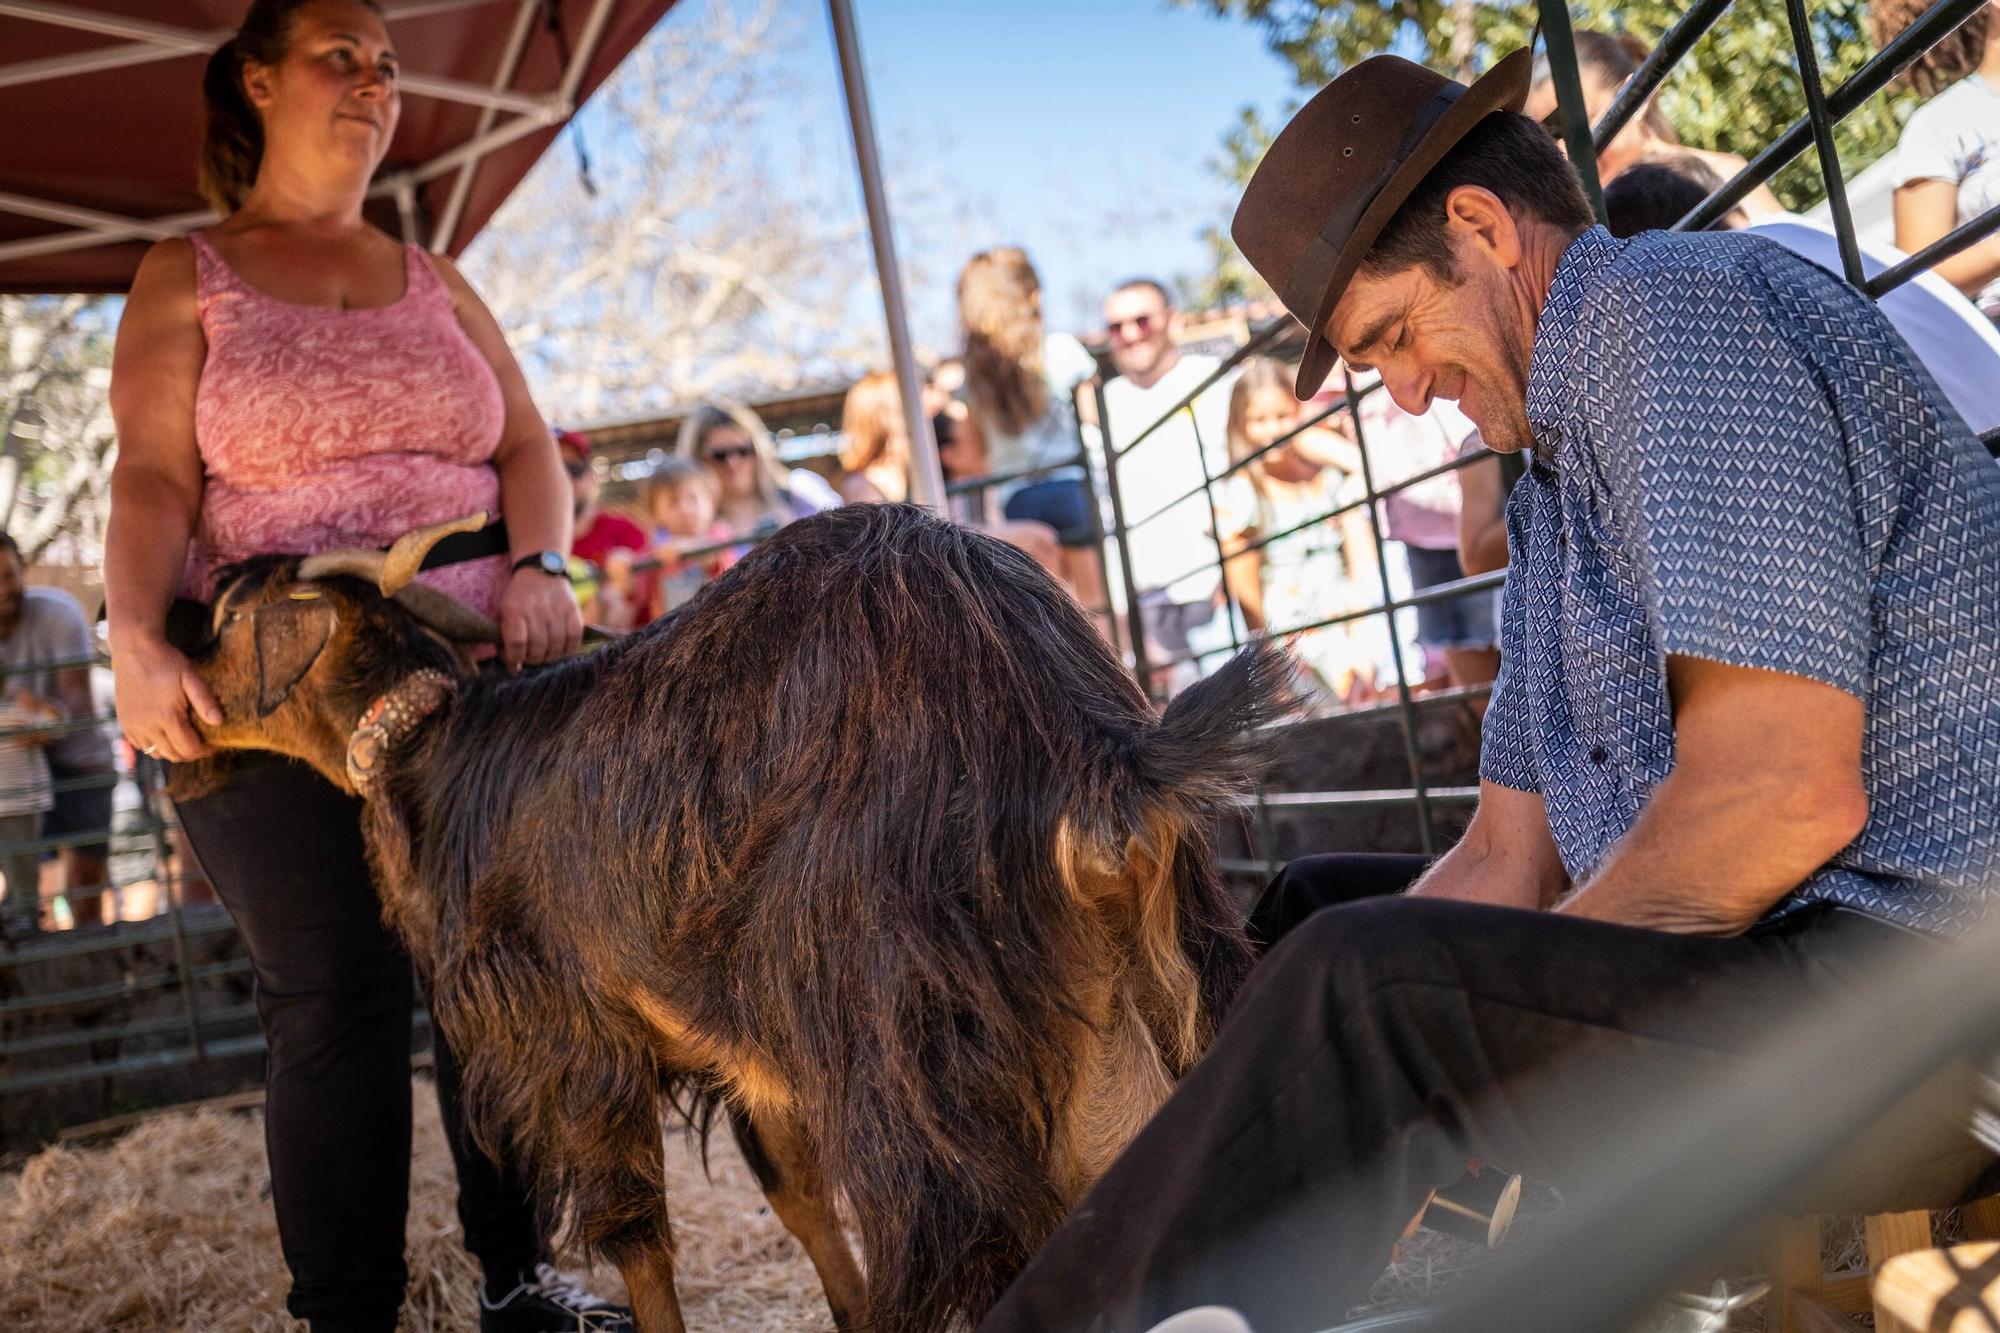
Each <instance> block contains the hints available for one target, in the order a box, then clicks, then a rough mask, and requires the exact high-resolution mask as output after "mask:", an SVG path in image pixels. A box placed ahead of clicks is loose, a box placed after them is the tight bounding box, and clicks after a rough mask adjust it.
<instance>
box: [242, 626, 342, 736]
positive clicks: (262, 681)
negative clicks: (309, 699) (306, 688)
mask: <svg viewBox="0 0 2000 1333" xmlns="http://www.w3.org/2000/svg"><path fill="white" fill-rule="evenodd" d="M339 618H340V617H339V615H338V613H337V612H335V611H334V609H333V607H332V606H331V605H330V604H329V603H328V602H327V601H326V599H325V598H322V597H313V598H310V599H306V598H299V599H295V600H293V601H288V602H276V603H273V604H272V605H270V606H260V607H258V608H257V609H256V610H255V611H252V612H251V613H250V625H251V633H252V634H253V635H254V637H255V640H256V645H257V716H258V717H260V718H263V717H269V716H270V715H271V714H272V713H273V712H275V711H277V708H278V705H280V704H282V703H283V702H285V700H286V699H287V698H288V697H290V695H291V693H292V689H293V687H295V686H296V685H297V684H298V683H299V682H300V681H301V680H303V679H305V674H306V672H308V671H310V670H312V666H313V663H314V662H317V661H318V660H319V655H320V654H321V653H322V652H324V651H326V641H327V639H328V638H329V637H331V636H332V634H333V627H334V625H335V624H336V623H337V622H338V620H339Z"/></svg>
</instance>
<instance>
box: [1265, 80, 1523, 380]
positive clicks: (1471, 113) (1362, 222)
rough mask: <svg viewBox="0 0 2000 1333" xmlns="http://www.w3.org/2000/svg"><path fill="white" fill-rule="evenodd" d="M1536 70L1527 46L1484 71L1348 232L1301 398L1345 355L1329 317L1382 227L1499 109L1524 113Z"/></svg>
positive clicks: (1324, 298)
mask: <svg viewBox="0 0 2000 1333" xmlns="http://www.w3.org/2000/svg"><path fill="white" fill-rule="evenodd" d="M1533 71H1534V64H1533V52H1532V50H1531V48H1529V47H1525V46H1524V47H1522V48H1521V49H1520V50H1518V51H1515V52H1513V53H1512V54H1510V55H1508V56H1507V57H1506V58H1505V59H1503V60H1501V62H1500V63H1499V64H1497V65H1495V66H1494V67H1493V68H1492V69H1490V70H1488V71H1486V73H1485V74H1483V75H1481V76H1480V77H1479V79H1477V80H1476V81H1475V82H1474V83H1473V84H1472V85H1471V86H1470V87H1468V88H1467V89H1466V90H1465V91H1464V92H1463V93H1461V94H1460V95H1459V97H1458V98H1457V100H1455V101H1454V102H1453V103H1452V104H1451V105H1450V106H1449V107H1447V108H1446V109H1445V112H1444V114H1443V115H1441V116H1439V117H1438V119H1437V123H1436V124H1435V125H1432V126H1431V127H1430V129H1429V130H1428V131H1426V132H1425V134H1424V136H1423V137H1422V138H1421V139H1419V140H1417V143H1416V146H1415V147H1413V148H1412V149H1410V152H1409V155H1408V156H1407V157H1405V158H1404V159H1403V162H1402V165H1400V166H1398V167H1397V168H1396V170H1395V172H1394V174H1392V175H1391V176H1390V177H1389V179H1388V180H1387V181H1385V182H1384V183H1383V185H1382V188H1381V190H1380V191H1378V192H1377V193H1376V195H1375V198H1374V199H1373V200H1372V201H1371V202H1370V203H1369V205H1368V207H1367V208H1366V209H1365V210H1364V211H1363V212H1362V214H1361V217H1360V219H1359V220H1358V221H1357V222H1355V224H1354V230H1353V231H1351V232H1349V233H1348V235H1347V242H1346V244H1345V245H1343V246H1342V247H1341V249H1340V256H1339V258H1338V259H1336V260H1335V261H1334V265H1333V272H1332V274H1331V275H1329V276H1328V278H1327V282H1326V290H1325V291H1324V292H1322V293H1321V294H1320V298H1319V306H1318V308H1317V309H1316V310H1315V311H1314V313H1313V320H1312V323H1311V324H1310V325H1308V326H1307V328H1306V333H1307V339H1306V353H1305V356H1304V358H1302V359H1301V360H1300V362H1299V374H1298V381H1297V388H1296V392H1297V394H1298V396H1299V398H1300V399H1301V400H1304V399H1307V398H1310V397H1312V396H1313V395H1314V394H1316V393H1318V392H1319V389H1320V386H1321V385H1322V384H1324V383H1326V377H1327V376H1328V375H1329V374H1330V373H1332V371H1333V365H1334V362H1336V361H1338V360H1339V359H1340V356H1339V353H1338V351H1337V350H1336V349H1335V348H1334V346H1333V343H1332V341H1331V340H1330V339H1329V338H1328V337H1327V336H1326V325H1327V321H1328V320H1329V319H1331V318H1332V317H1333V308H1334V306H1336V305H1338V304H1339V303H1340V297H1341V293H1343V292H1344V291H1346V290H1347V284H1348V282H1349V281H1351V280H1352V279H1353V277H1354V272H1355V270H1356V269H1358V268H1360V267H1361V261H1362V259H1363V258H1364V257H1365V256H1366V255H1367V254H1368V252H1369V250H1371V249H1373V248H1374V245H1375V242H1376V240H1377V239H1379V238H1380V237H1381V235H1382V229H1383V228H1384V227H1386V226H1388V225H1389V219H1390V218H1392V217H1394V216H1395V215H1396V210H1397V209H1398V208H1401V207H1402V206H1403V201H1404V200H1405V199H1407V198H1409V197H1410V191H1412V190H1414V189H1416V188H1417V184H1418V182H1420V181H1422V180H1423V178H1424V177H1425V176H1427V175H1429V174H1430V170H1431V168H1432V167H1434V166H1436V165H1437V164H1438V163H1439V162H1441V161H1442V160H1443V159H1444V155H1445V154H1446V153H1448V152H1450V151H1451V149H1452V146H1453V145H1455V144H1456V143H1457V142H1458V141H1459V140H1460V139H1463V138H1464V137H1465V136H1466V134H1467V133H1468V132H1470V131H1471V129H1472V127H1473V126H1474V125H1477V124H1478V123H1479V122H1480V121H1482V120H1484V119H1486V117H1487V116H1489V115H1491V114H1492V113H1494V112H1495V111H1519V110H1520V109H1521V108H1522V107H1524V106H1526V105H1527V103H1528V88H1529V76H1530V75H1531V74H1532V73H1533Z"/></svg>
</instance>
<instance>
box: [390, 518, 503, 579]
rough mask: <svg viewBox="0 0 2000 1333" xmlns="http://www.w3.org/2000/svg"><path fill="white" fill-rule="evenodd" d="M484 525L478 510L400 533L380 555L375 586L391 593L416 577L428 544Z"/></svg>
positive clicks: (472, 530) (433, 544) (476, 529)
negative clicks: (385, 551) (460, 516)
mask: <svg viewBox="0 0 2000 1333" xmlns="http://www.w3.org/2000/svg"><path fill="white" fill-rule="evenodd" d="M485 526H486V514H485V513H484V511H481V512H480V513H477V514H467V515H466V516H465V517H464V518H455V519H453V520H451V521H450V522H448V523H433V524H431V525H430V526H429V527H423V528H418V529H417V530H416V531H414V532H406V533H404V534H403V535H402V536H400V537H398V538H397V539H396V544H395V545H394V546H391V547H390V548H389V554H387V555H386V556H384V557H382V568H381V572H380V574H379V575H378V576H377V579H376V584H375V586H376V587H378V588H380V589H381V590H382V595H383V596H384V597H394V596H395V595H396V594H397V593H399V592H401V591H402V590H403V589H404V588H406V587H408V586H410V583H411V582H412V580H414V579H415V578H416V577H417V571H418V570H420V569H422V568H423V565H424V557H425V556H427V555H429V554H430V553H431V547H433V546H436V545H437V544H438V543H439V542H441V541H443V540H444V539H445V538H446V537H449V536H452V535H453V534H455V533H460V532H477V531H479V530H480V529H481V528H483V527H485Z"/></svg>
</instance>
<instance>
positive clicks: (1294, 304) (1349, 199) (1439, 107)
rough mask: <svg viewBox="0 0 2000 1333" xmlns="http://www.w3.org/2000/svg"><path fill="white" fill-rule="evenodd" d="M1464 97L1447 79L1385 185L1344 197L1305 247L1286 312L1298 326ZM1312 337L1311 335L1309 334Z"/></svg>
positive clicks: (1414, 123)
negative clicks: (1351, 241)
mask: <svg viewBox="0 0 2000 1333" xmlns="http://www.w3.org/2000/svg"><path fill="white" fill-rule="evenodd" d="M1464 94H1465V85H1464V84H1462V83H1459V82H1458V81H1457V80H1455V79H1446V80H1445V82H1444V86H1443V87H1441V88H1439V89H1438V90H1437V94H1436V95H1435V96H1433V97H1432V98H1431V100H1430V101H1428V102H1426V103H1424V105H1423V106H1422V107H1421V108H1420V109H1419V110H1418V111H1417V114H1416V116H1415V117H1414V118H1412V119H1411V121H1410V126H1409V128H1408V129H1407V130H1405V131H1404V132H1403V142H1402V143H1401V144H1399V145H1397V148H1396V152H1395V154H1394V156H1392V157H1391V158H1390V159H1389V165H1388V168H1387V169H1386V170H1385V171H1383V172H1382V176H1381V179H1380V180H1378V181H1376V182H1375V187H1374V188H1373V189H1370V190H1355V191H1352V192H1350V193H1349V194H1347V195H1346V196H1345V197H1343V198H1342V199H1341V201H1340V203H1339V204H1338V205H1337V206H1336V207H1335V208H1334V210H1333V216H1332V217H1330V218H1328V219H1327V223H1326V225H1325V226H1324V227H1321V228H1320V230H1319V235H1317V236H1315V237H1313V238H1312V241H1311V242H1310V243H1309V244H1308V245H1307V246H1306V251H1305V253H1304V254H1302V255H1300V256H1299V262H1298V263H1296V264H1294V265H1292V272H1291V276H1290V277H1289V278H1287V279H1286V280H1285V291H1284V298H1285V306H1286V308H1287V309H1289V310H1290V311H1291V312H1292V314H1293V315H1294V316H1296V317H1297V319H1298V321H1299V323H1301V324H1308V323H1310V322H1311V321H1312V319H1313V317H1314V316H1315V315H1316V314H1317V313H1318V311H1319V303H1320V298H1321V297H1323V296H1324V295H1326V287H1327V284H1328V283H1329V282H1331V281H1332V280H1333V271H1334V269H1335V268H1336V267H1338V266H1339V264H1340V252H1341V251H1342V250H1343V249H1345V248H1346V245H1347V240H1348V238H1349V237H1351V236H1352V235H1353V234H1354V226H1355V224H1356V223H1357V222H1359V221H1361V215H1362V214H1363V213H1366V212H1367V211H1368V209H1369V207H1370V206H1371V205H1373V204H1374V202H1375V200H1376V199H1377V198H1378V197H1380V196H1381V193H1382V190H1383V188H1384V187H1385V186H1387V185H1388V183H1389V181H1390V180H1391V179H1392V178H1393V177H1394V176H1395V174H1396V168H1397V167H1398V166H1400V165H1401V164H1402V162H1403V159H1405V158H1407V157H1408V156H1409V155H1410V153H1411V152H1412V151H1413V150H1414V149H1415V148H1416V146H1417V145H1418V144H1419V143H1421V142H1422V141H1423V137H1424V136H1425V135H1426V134H1429V133H1430V132H1431V127H1432V126H1434V125H1436V124H1437V123H1438V121H1440V120H1442V119H1443V118H1444V113H1445V112H1446V111H1449V110H1450V109H1451V104H1452V103H1453V102H1456V101H1457V100H1458V99H1459V98H1460V97H1462V96H1463V95H1464ZM1308 332H1311V330H1308Z"/></svg>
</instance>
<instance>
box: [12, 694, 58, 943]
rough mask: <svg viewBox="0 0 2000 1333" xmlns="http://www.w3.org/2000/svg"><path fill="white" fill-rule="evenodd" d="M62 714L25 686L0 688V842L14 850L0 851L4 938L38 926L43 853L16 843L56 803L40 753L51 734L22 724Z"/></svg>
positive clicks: (28, 837) (36, 829) (29, 837)
mask: <svg viewBox="0 0 2000 1333" xmlns="http://www.w3.org/2000/svg"><path fill="white" fill-rule="evenodd" d="M61 718H62V714H61V713H60V712H59V711H57V710H56V708H55V707H54V706H53V705H51V704H49V703H47V702H45V701H44V700H41V699H38V698H36V697H35V696H34V695H32V694H30V693H29V692H28V691H26V690H20V689H17V690H14V691H12V692H10V693H0V845H5V846H7V847H10V848H14V849H15V850H11V851H9V852H7V853H6V854H5V855H4V856H0V875H4V876H5V878H6V882H7V886H6V892H5V894H4V895H0V935H4V937H5V938H6V939H7V941H8V942H9V943H13V942H16V941H19V940H24V939H27V938H29V937H30V936H33V935H34V934H36V933H37V932H38V931H40V930H41V917H42V853H41V850H40V849H39V848H37V847H33V846H29V847H26V848H23V847H22V846H21V844H23V843H30V844H31V843H32V842H33V841H34V840H35V839H36V838H37V837H39V836H40V835H41V831H42V816H43V815H44V814H45V813H47V812H48V811H49V810H52V809H54V808H55V803H56V798H55V790H54V788H53V787H52V786H51V785H50V781H49V760H48V756H47V755H46V754H44V753H43V752H42V747H43V746H44V745H45V744H47V743H48V740H49V739H50V738H49V737H48V736H47V735H46V734H37V733H34V732H24V731H23V730H22V729H23V728H29V727H44V726H47V725H48V724H50V723H51V722H56V721H59V720H61ZM9 733H12V734H9Z"/></svg>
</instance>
